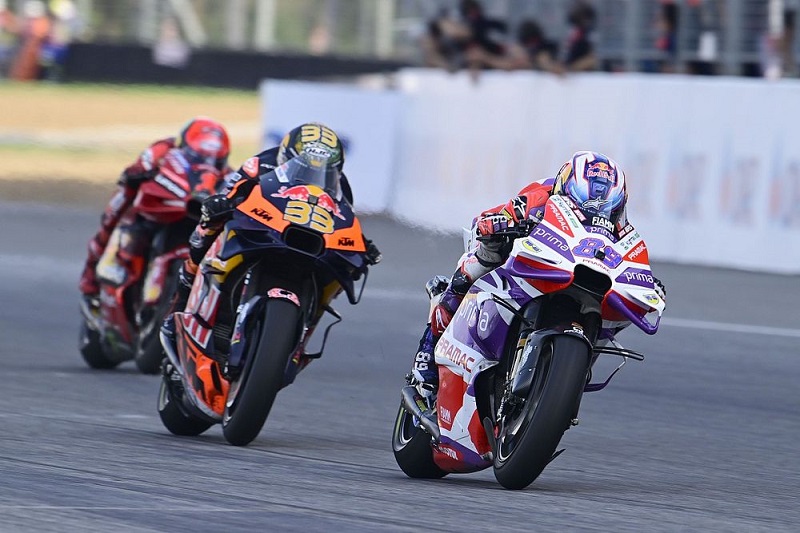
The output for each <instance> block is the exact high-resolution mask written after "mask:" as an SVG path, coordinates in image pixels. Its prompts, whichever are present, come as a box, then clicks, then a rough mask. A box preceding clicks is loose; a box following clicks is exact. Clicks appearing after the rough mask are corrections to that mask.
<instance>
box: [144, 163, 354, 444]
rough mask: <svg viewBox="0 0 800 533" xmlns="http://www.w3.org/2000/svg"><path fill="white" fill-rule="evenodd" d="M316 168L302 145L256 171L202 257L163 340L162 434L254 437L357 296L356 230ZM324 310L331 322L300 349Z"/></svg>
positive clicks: (328, 177) (333, 179) (241, 440)
mask: <svg viewBox="0 0 800 533" xmlns="http://www.w3.org/2000/svg"><path fill="white" fill-rule="evenodd" d="M317 164H318V162H316V161H314V158H313V154H311V155H310V154H307V153H306V152H303V153H301V154H300V155H298V156H297V157H295V158H293V159H291V160H290V161H289V162H287V163H285V164H284V165H281V166H279V167H277V168H276V169H275V170H273V171H271V172H269V173H267V174H265V175H264V176H262V177H261V178H260V179H259V181H258V182H257V183H255V185H254V186H253V188H252V191H251V192H250V193H249V195H248V196H247V197H246V198H245V199H244V200H243V201H242V202H241V203H240V204H239V205H238V206H237V207H236V208H235V210H234V211H233V215H232V218H231V219H230V220H229V221H228V222H227V223H226V224H225V226H224V228H223V229H222V231H221V232H220V234H219V236H218V237H217V239H216V240H215V241H214V243H213V244H212V246H211V248H210V249H209V250H208V252H207V253H206V255H205V257H204V259H203V261H202V262H201V264H200V266H199V271H198V275H197V277H196V278H195V281H194V285H193V286H192V290H191V293H190V296H189V301H188V303H187V306H186V309H185V311H184V312H176V313H175V314H174V317H173V320H174V321H175V329H176V343H175V345H173V344H172V342H170V339H169V338H168V337H166V336H165V335H162V338H161V342H162V345H163V346H164V350H165V352H166V354H167V358H168V361H166V362H165V364H164V371H163V375H162V383H161V388H160V390H159V397H158V412H159V415H160V417H161V421H162V422H163V424H164V426H165V427H166V428H167V429H168V430H169V431H170V432H172V433H174V434H176V435H190V436H195V435H199V434H201V433H203V432H204V431H206V430H207V429H208V428H210V427H211V426H212V425H214V424H222V433H223V435H224V437H225V439H226V440H227V442H229V443H230V444H232V445H236V446H245V445H247V444H249V443H250V442H252V441H253V440H254V439H255V438H256V437H257V436H258V434H259V433H260V432H261V429H262V427H263V426H264V424H265V422H266V420H267V417H268V415H269V412H270V410H271V408H272V405H273V403H274V401H275V398H276V396H277V394H278V391H279V390H280V389H282V388H283V387H285V386H287V385H289V384H290V383H292V382H293V381H294V379H295V377H296V375H297V373H298V372H299V371H300V370H302V369H303V368H304V367H305V366H306V365H307V364H308V363H309V362H310V361H311V360H312V359H315V358H319V357H320V356H321V355H322V352H323V351H324V349H325V342H326V340H327V337H328V333H329V331H330V329H331V327H333V326H334V325H335V324H337V323H338V322H340V321H341V315H339V313H338V312H337V311H335V310H334V309H333V308H332V307H331V306H330V302H331V301H332V300H333V298H334V297H335V296H336V295H338V294H339V293H340V292H342V291H343V292H344V293H345V294H346V295H347V299H348V301H349V302H350V303H351V304H357V303H358V302H359V300H360V299H361V294H362V293H363V290H364V286H365V284H366V279H367V267H368V265H367V263H366V261H365V258H364V253H365V252H366V243H365V240H364V237H363V235H362V233H361V225H360V222H359V220H358V218H357V217H356V216H355V215H354V213H353V211H352V209H351V207H350V206H349V205H348V204H347V203H346V202H339V201H338V200H337V199H335V198H336V197H337V195H336V194H335V192H332V191H335V187H338V174H336V173H332V171H331V170H326V169H325V167H324V166H317ZM334 184H335V185H334ZM358 280H361V283H360V288H358V287H357V284H356V282H357V281H358ZM325 313H327V314H328V315H330V317H329V318H330V320H332V322H331V323H330V324H329V325H327V327H326V328H325V330H324V335H323V337H322V344H321V347H320V349H319V351H318V352H316V353H308V351H307V350H306V347H307V346H308V341H309V338H310V337H311V335H312V333H313V332H314V330H315V328H316V327H317V325H318V324H319V323H320V320H321V318H322V317H323V315H325ZM331 317H332V318H331Z"/></svg>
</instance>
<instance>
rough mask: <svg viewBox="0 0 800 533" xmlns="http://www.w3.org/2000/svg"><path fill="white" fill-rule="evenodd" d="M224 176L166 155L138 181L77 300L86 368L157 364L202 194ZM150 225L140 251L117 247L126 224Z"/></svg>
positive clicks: (128, 229) (126, 236)
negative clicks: (91, 295)
mask: <svg viewBox="0 0 800 533" xmlns="http://www.w3.org/2000/svg"><path fill="white" fill-rule="evenodd" d="M223 187H224V176H223V175H221V173H220V172H219V171H218V170H217V169H216V168H214V167H212V166H209V165H195V166H187V165H186V162H185V161H181V160H180V158H178V157H175V156H171V155H168V156H167V158H166V159H165V163H164V165H163V166H162V167H161V168H160V169H159V174H157V175H156V176H155V177H154V178H153V179H152V180H148V181H146V182H145V183H143V184H142V185H141V186H140V187H139V190H138V192H137V195H136V197H135V198H134V201H133V204H132V205H131V207H130V209H128V211H127V212H126V213H125V214H124V215H123V217H122V219H121V220H120V222H119V224H117V227H116V228H115V229H114V232H113V233H112V234H111V238H110V239H109V244H108V247H107V248H106V250H105V252H104V253H103V256H102V257H101V258H100V261H99V262H98V263H97V267H96V272H97V279H98V281H99V283H100V293H99V296H98V298H96V299H95V300H94V301H90V302H87V301H82V302H81V313H82V315H83V320H82V322H81V327H80V340H79V348H80V352H81V354H82V355H83V358H84V360H85V361H86V363H87V364H88V365H89V366H90V367H92V368H101V369H107V368H114V367H116V366H117V365H119V364H120V363H122V362H124V361H129V360H131V359H133V360H134V361H135V363H136V366H137V367H138V369H139V370H140V371H141V372H143V373H145V374H155V373H157V372H158V371H159V369H160V367H161V360H162V358H163V353H162V351H161V344H160V342H159V335H158V332H159V327H160V325H161V322H162V321H163V319H164V317H165V316H166V314H167V312H168V311H169V306H170V302H171V299H172V295H173V294H174V292H175V284H176V283H177V278H176V274H177V272H178V269H179V268H180V265H181V263H182V262H183V261H184V260H185V259H186V258H187V257H188V256H189V246H188V244H187V242H188V240H189V236H190V235H191V233H192V230H193V229H194V227H195V226H196V224H197V221H198V220H199V218H200V206H201V204H202V202H203V200H204V199H206V198H208V197H209V196H211V195H213V194H217V193H219V192H221V191H222V189H223ZM134 231H147V232H151V233H152V239H151V241H150V243H149V250H148V251H146V252H144V253H143V254H141V255H138V254H130V253H125V252H123V253H120V252H121V251H123V250H125V245H126V244H127V243H128V242H130V239H131V238H132V237H131V235H132V232H134Z"/></svg>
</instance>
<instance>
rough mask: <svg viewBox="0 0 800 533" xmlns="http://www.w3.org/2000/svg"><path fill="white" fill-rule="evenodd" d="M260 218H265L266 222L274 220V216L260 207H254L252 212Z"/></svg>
mask: <svg viewBox="0 0 800 533" xmlns="http://www.w3.org/2000/svg"><path fill="white" fill-rule="evenodd" d="M250 212H251V213H253V214H254V215H255V216H257V217H258V218H263V219H264V220H272V215H270V214H269V213H267V212H266V211H264V210H263V209H261V208H260V207H254V208H253V209H251V210H250Z"/></svg>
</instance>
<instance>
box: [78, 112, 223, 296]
mask: <svg viewBox="0 0 800 533" xmlns="http://www.w3.org/2000/svg"><path fill="white" fill-rule="evenodd" d="M229 153H230V141H229V140H228V133H227V131H225V128H224V127H223V126H222V124H220V123H218V122H216V121H214V120H212V119H210V118H206V117H196V118H193V119H192V120H190V121H189V122H188V123H187V124H186V125H185V126H184V127H183V129H182V130H181V132H180V134H179V135H178V137H177V138H175V137H168V138H165V139H161V140H158V141H156V142H155V143H153V144H152V145H150V146H149V147H148V148H147V149H146V150H145V151H144V152H142V153H141V155H140V156H139V157H138V158H137V159H136V161H134V163H133V164H131V165H130V166H128V167H127V168H126V169H125V170H123V172H122V174H121V175H120V177H119V181H118V185H119V188H118V190H117V192H116V193H115V194H114V196H113V197H112V198H111V200H110V201H109V203H108V206H107V207H106V209H105V211H104V212H103V216H102V218H101V220H100V230H99V231H98V232H97V234H95V236H94V237H93V238H92V239H91V240H90V241H89V254H88V257H87V258H86V264H85V266H84V269H83V273H82V274H81V279H80V283H79V289H80V291H81V293H82V294H83V295H84V297H85V298H87V299H91V298H93V297H95V296H96V295H97V293H98V291H99V286H98V282H97V275H96V267H97V263H98V261H99V260H100V258H101V257H102V255H103V252H104V251H105V249H106V246H107V245H108V240H109V238H110V237H111V233H112V232H113V231H114V228H115V227H116V226H117V224H118V223H119V221H120V219H121V218H122V216H123V215H124V214H125V212H126V211H127V210H128V208H130V207H131V205H132V204H133V201H134V199H135V198H136V193H137V191H138V189H139V187H140V186H141V184H142V183H144V182H145V181H147V180H151V179H154V178H155V177H156V176H157V175H158V173H159V169H160V167H161V165H162V164H163V163H164V160H165V158H166V157H167V156H168V155H172V156H175V157H174V159H175V160H177V161H179V162H181V164H183V165H184V166H185V167H187V168H188V167H190V166H191V165H195V164H208V165H211V166H213V167H214V168H215V169H217V171H219V172H221V173H229V172H231V171H232V169H231V168H230V167H228V165H227V162H228V155H229ZM156 229H157V228H156V227H155V226H154V223H152V222H150V221H147V220H144V219H142V218H138V219H137V220H136V221H134V223H133V224H131V226H130V227H129V228H128V230H129V231H128V232H127V236H128V238H126V239H125V243H124V245H123V246H121V247H120V250H119V255H120V258H121V259H123V260H124V259H125V258H133V257H138V256H143V255H145V254H146V253H147V250H148V249H149V248H150V239H151V237H152V235H153V233H154V232H155V230H156Z"/></svg>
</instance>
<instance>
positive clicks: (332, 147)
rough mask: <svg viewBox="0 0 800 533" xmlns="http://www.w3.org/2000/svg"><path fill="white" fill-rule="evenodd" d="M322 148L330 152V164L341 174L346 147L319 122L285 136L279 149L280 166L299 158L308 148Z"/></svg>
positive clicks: (306, 125) (298, 127)
mask: <svg viewBox="0 0 800 533" xmlns="http://www.w3.org/2000/svg"><path fill="white" fill-rule="evenodd" d="M308 145H312V146H322V147H325V148H326V149H327V150H328V151H329V152H330V154H331V155H330V160H329V163H330V164H331V165H333V166H334V167H336V169H337V170H338V171H339V172H341V171H342V167H343V166H344V147H343V146H342V141H341V140H339V136H338V135H336V132H334V131H333V130H332V129H330V128H329V127H327V126H325V125H324V124H320V123H318V122H307V123H305V124H301V125H300V126H297V127H296V128H294V129H293V130H291V131H290V132H289V133H287V134H286V135H284V136H283V140H281V144H280V146H279V147H278V156H277V159H278V165H282V164H284V163H286V162H287V161H289V160H290V159H291V158H293V157H297V155H299V154H300V153H301V152H302V151H303V149H304V148H305V147H306V146H308Z"/></svg>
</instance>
